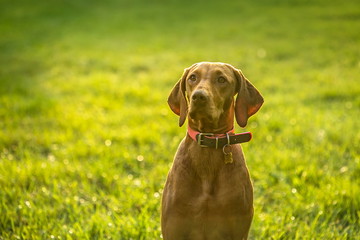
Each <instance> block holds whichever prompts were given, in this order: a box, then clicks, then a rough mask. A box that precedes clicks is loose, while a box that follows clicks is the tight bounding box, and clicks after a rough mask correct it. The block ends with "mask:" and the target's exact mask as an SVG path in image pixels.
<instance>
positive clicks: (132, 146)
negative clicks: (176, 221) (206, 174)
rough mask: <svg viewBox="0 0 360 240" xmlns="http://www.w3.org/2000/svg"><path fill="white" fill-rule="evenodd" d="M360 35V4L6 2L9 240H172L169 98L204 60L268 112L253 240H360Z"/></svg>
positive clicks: (1, 42)
mask: <svg viewBox="0 0 360 240" xmlns="http://www.w3.org/2000/svg"><path fill="white" fill-rule="evenodd" d="M359 29H360V4H359V3H358V1H356V0H349V1H340V0H335V1H331V2H329V1H322V0H316V1H306V0H303V1H302V0H295V1H286V0H270V1H265V0H256V1H248V2H245V1H243V2H240V1H238V2H237V1H230V0H229V1H225V0H223V1H206V2H205V1H198V0H195V1H161V0H156V1H145V0H144V1H140V0H134V1H130V0H122V1H115V0H106V1H81V0H80V1H76V2H75V1H60V0H54V1H37V2H33V1H27V0H19V1H9V0H2V1H1V2H0V32H1V34H0V66H1V67H0V129H1V131H0V213H1V214H0V239H160V234H161V233H160V219H159V212H160V199H161V193H162V188H163V185H164V182H165V179H166V175H167V172H168V170H169V167H170V165H171V162H172V157H173V155H174V153H175V151H176V148H177V145H178V143H179V141H180V140H181V138H182V137H183V136H184V135H185V129H186V128H185V127H182V128H179V127H178V126H177V122H178V119H177V117H176V116H175V115H174V114H172V113H171V111H170V110H169V108H168V106H167V104H166V99H167V96H168V93H169V91H170V90H171V88H172V86H173V85H174V83H175V82H176V81H177V79H178V78H179V77H180V75H181V74H182V71H183V69H184V68H185V67H188V66H190V65H191V64H192V63H194V62H198V61H203V60H206V61H222V62H228V63H231V64H233V65H234V66H237V67H239V68H241V69H242V70H243V72H244V73H245V75H246V76H247V77H248V78H249V79H250V80H251V81H252V82H253V83H254V84H255V86H257V88H258V89H259V90H260V91H261V92H262V94H263V96H264V98H265V105H264V107H263V108H262V109H261V110H260V111H259V113H258V114H257V115H255V116H254V117H252V118H251V119H250V121H249V124H248V126H247V127H246V130H248V131H251V132H253V135H254V138H253V140H252V141H251V142H250V143H247V144H244V145H243V148H244V152H245V155H246V157H247V164H248V167H249V170H250V173H251V176H252V180H253V183H254V189H255V193H254V195H255V200H254V205H255V217H254V221H253V225H252V228H251V233H250V236H251V239H360V237H359V236H360V227H359V226H360V221H359V219H360V197H359V196H360V185H359V182H360V121H359V117H360V84H359V76H360V51H359V46H360V31H359ZM237 131H243V130H242V129H240V128H239V127H237Z"/></svg>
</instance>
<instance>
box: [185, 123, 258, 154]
mask: <svg viewBox="0 0 360 240" xmlns="http://www.w3.org/2000/svg"><path fill="white" fill-rule="evenodd" d="M187 133H188V135H189V136H190V137H191V138H192V139H193V140H194V141H195V142H197V143H198V144H199V145H200V146H201V147H210V148H216V149H218V148H223V147H224V146H226V145H232V144H238V143H243V142H249V141H250V140H251V138H252V134H251V132H243V133H237V134H235V132H234V129H231V130H230V131H229V132H227V133H224V134H214V133H201V132H198V131H195V130H194V129H192V128H190V127H189V126H188V131H187Z"/></svg>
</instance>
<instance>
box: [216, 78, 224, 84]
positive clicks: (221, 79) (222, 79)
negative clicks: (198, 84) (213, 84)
mask: <svg viewBox="0 0 360 240" xmlns="http://www.w3.org/2000/svg"><path fill="white" fill-rule="evenodd" d="M217 81H218V83H225V82H226V78H224V77H219V78H218V80H217Z"/></svg>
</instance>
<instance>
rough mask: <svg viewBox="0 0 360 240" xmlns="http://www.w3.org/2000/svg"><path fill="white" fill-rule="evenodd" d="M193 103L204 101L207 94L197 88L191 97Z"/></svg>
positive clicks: (206, 98)
mask: <svg viewBox="0 0 360 240" xmlns="http://www.w3.org/2000/svg"><path fill="white" fill-rule="evenodd" d="M191 99H192V101H193V102H194V103H205V102H207V100H208V96H207V94H206V92H205V91H204V90H197V91H195V92H194V93H193V95H192V97H191Z"/></svg>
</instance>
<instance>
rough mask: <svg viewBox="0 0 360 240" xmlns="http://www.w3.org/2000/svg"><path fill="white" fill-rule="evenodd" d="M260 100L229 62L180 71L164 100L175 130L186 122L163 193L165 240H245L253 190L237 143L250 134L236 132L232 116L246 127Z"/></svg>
mask: <svg viewBox="0 0 360 240" xmlns="http://www.w3.org/2000/svg"><path fill="white" fill-rule="evenodd" d="M235 95H237V96H236V100H234V98H235ZM263 102H264V99H263V97H262V96H261V94H260V92H259V91H258V90H257V89H256V88H255V87H254V86H253V85H252V84H251V83H250V82H249V80H247V79H246V78H245V76H244V75H243V73H242V72H241V71H240V70H238V69H236V68H235V67H233V66H232V65H230V64H226V63H216V62H215V63H214V62H200V63H196V64H194V65H192V66H191V67H189V68H187V69H185V70H184V73H183V75H182V77H181V78H180V80H179V81H178V82H177V83H176V85H175V86H174V87H173V89H172V91H171V93H170V95H169V97H168V104H169V106H170V108H171V110H172V111H173V112H174V113H175V114H177V115H178V116H179V126H182V125H183V124H184V122H185V120H186V118H188V131H187V135H186V137H185V138H184V139H183V140H182V141H181V143H180V145H179V147H178V149H177V152H176V155H175V157H174V161H173V165H172V167H171V169H170V171H169V174H168V176H167V180H166V183H165V187H164V191H163V196H162V208H161V230H162V236H163V239H164V240H192V239H193V240H212V239H214V240H215V239H216V240H219V239H229V240H230V239H231V240H235V239H239V240H240V239H241V240H243V239H247V238H248V233H249V229H250V225H251V222H252V218H253V188H252V183H251V180H250V176H249V172H248V169H247V166H246V163H245V158H244V155H243V152H242V149H241V146H240V145H239V144H238V143H241V142H246V141H249V140H250V139H251V134H250V133H242V134H235V133H234V115H235V118H236V122H237V123H238V125H239V126H241V127H245V126H246V124H247V121H248V118H249V117H250V116H252V115H254V114H255V113H256V112H257V111H258V110H259V109H260V107H261V106H262V104H263Z"/></svg>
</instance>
